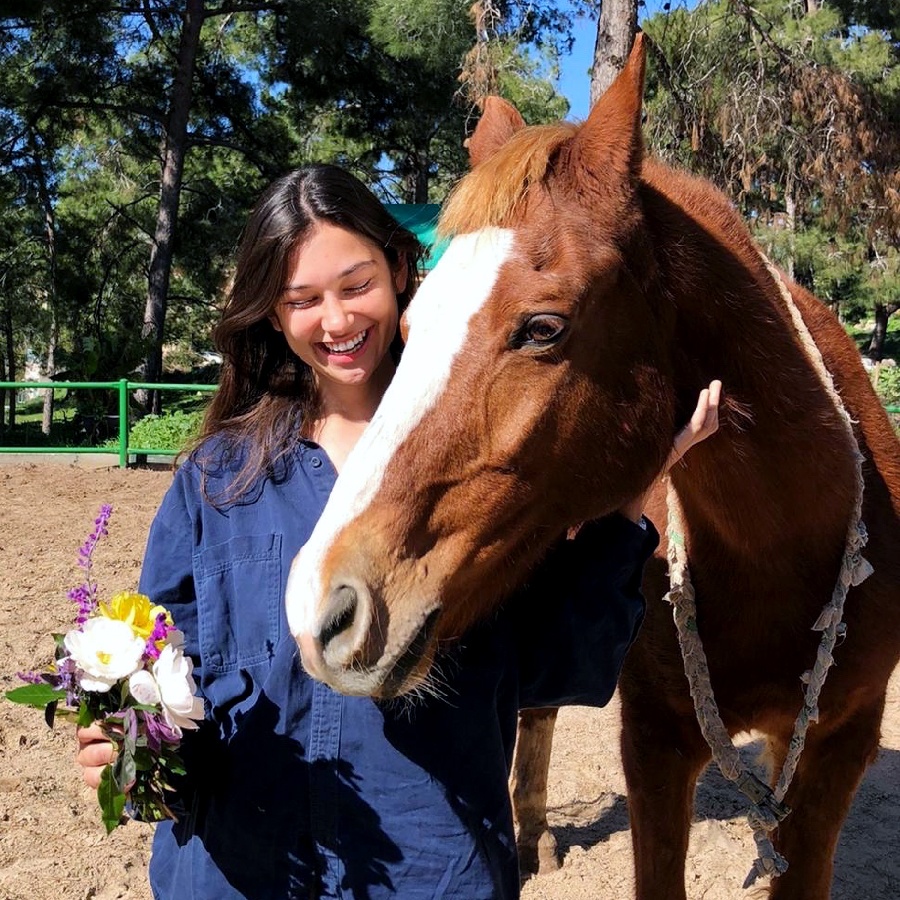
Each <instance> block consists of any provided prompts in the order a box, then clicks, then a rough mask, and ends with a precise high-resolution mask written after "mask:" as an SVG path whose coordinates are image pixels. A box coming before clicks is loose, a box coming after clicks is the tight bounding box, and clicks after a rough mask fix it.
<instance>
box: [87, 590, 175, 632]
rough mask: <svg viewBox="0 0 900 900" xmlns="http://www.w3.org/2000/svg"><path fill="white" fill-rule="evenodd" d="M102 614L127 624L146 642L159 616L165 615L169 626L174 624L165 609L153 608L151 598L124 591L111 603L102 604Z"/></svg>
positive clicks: (114, 597)
mask: <svg viewBox="0 0 900 900" xmlns="http://www.w3.org/2000/svg"><path fill="white" fill-rule="evenodd" d="M100 614H101V615H102V616H106V618H107V619H115V620H116V621H119V622H125V624H126V625H130V626H131V630H132V631H133V632H134V633H135V635H136V636H137V637H139V638H143V640H145V641H146V640H147V638H148V637H150V635H151V634H152V633H153V628H154V626H155V625H156V617H157V616H158V615H160V614H163V615H165V617H166V624H167V625H172V624H173V622H172V616H171V614H170V613H169V611H168V610H167V609H166V608H165V607H163V606H151V605H150V598H149V597H147V596H146V595H144V594H135V593H132V592H131V591H122V592H121V593H119V594H116V595H114V596H113V598H112V599H111V600H110V601H109V603H101V604H100Z"/></svg>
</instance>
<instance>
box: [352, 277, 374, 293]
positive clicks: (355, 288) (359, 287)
mask: <svg viewBox="0 0 900 900" xmlns="http://www.w3.org/2000/svg"><path fill="white" fill-rule="evenodd" d="M371 283H372V279H371V278H368V279H366V281H364V282H363V283H362V284H354V285H352V286H351V287H348V288H347V293H348V294H361V293H362V292H363V291H364V290H366V288H368V287H369V285H370V284H371Z"/></svg>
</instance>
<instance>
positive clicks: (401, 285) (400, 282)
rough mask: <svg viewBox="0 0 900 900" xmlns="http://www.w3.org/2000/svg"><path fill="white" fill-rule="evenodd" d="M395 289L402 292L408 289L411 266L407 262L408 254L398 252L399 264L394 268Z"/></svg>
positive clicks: (399, 292)
mask: <svg viewBox="0 0 900 900" xmlns="http://www.w3.org/2000/svg"><path fill="white" fill-rule="evenodd" d="M393 274H394V290H395V291H396V292H397V293H398V294H402V293H403V292H404V291H405V290H406V284H407V282H408V281H409V266H408V265H407V264H406V254H405V253H400V254H398V259H397V265H396V266H395V268H394V273H393Z"/></svg>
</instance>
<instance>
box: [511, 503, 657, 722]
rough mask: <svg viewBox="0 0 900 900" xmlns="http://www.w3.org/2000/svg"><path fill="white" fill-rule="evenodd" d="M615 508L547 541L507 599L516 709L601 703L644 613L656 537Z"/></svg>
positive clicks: (611, 687)
mask: <svg viewBox="0 0 900 900" xmlns="http://www.w3.org/2000/svg"><path fill="white" fill-rule="evenodd" d="M644 524H645V525H646V528H644V527H641V526H640V525H637V524H635V523H634V522H631V521H630V520H629V519H626V518H625V517H624V516H622V515H619V514H618V513H616V514H613V515H610V516H606V517H604V518H602V519H597V520H595V521H593V522H587V523H585V524H584V525H583V526H582V528H581V530H580V531H579V532H578V535H577V536H576V537H575V538H574V539H573V540H562V541H559V542H558V543H557V544H556V545H555V546H553V547H552V548H551V550H550V552H549V553H548V555H547V556H546V558H545V559H544V560H543V561H542V562H541V564H540V565H539V566H538V568H537V569H536V570H535V571H534V572H533V573H532V576H531V577H530V579H529V580H528V582H527V583H526V584H525V586H524V587H523V588H521V589H520V590H519V591H518V592H517V593H516V594H514V595H513V596H512V597H511V598H510V599H509V601H508V606H507V609H508V610H509V612H510V615H511V617H512V620H513V621H512V625H513V633H514V634H515V639H516V644H517V659H518V667H519V706H520V708H523V709H524V708H528V707H541V706H566V705H582V706H605V705H606V704H607V703H608V702H609V700H610V698H611V697H612V695H613V692H614V691H615V687H616V682H617V681H618V678H619V672H620V671H621V669H622V663H623V662H624V659H625V654H626V652H627V651H628V648H629V647H630V646H631V644H632V643H633V642H634V639H635V638H636V637H637V633H638V630H639V629H640V626H641V622H642V621H643V618H644V609H645V602H644V597H643V594H642V593H641V579H642V575H643V570H644V564H645V563H646V562H647V560H648V559H649V558H650V556H652V554H653V551H654V550H655V549H656V546H657V545H658V543H659V535H658V534H657V532H656V529H655V528H654V527H653V525H652V524H651V523H650V522H648V521H647V520H646V519H645V520H644Z"/></svg>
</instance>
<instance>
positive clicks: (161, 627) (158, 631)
mask: <svg viewBox="0 0 900 900" xmlns="http://www.w3.org/2000/svg"><path fill="white" fill-rule="evenodd" d="M174 630H175V629H174V628H173V627H172V626H171V625H169V624H167V622H166V614H165V613H160V614H159V615H158V616H157V617H156V622H155V624H154V625H153V631H151V632H150V636H149V637H148V638H147V646H146V648H145V650H144V654H145V655H146V656H147V658H148V659H159V654H160V650H159V647H157V646H156V642H157V641H164V640H165V639H166V638H167V637H168V636H169V632H170V631H174Z"/></svg>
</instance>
